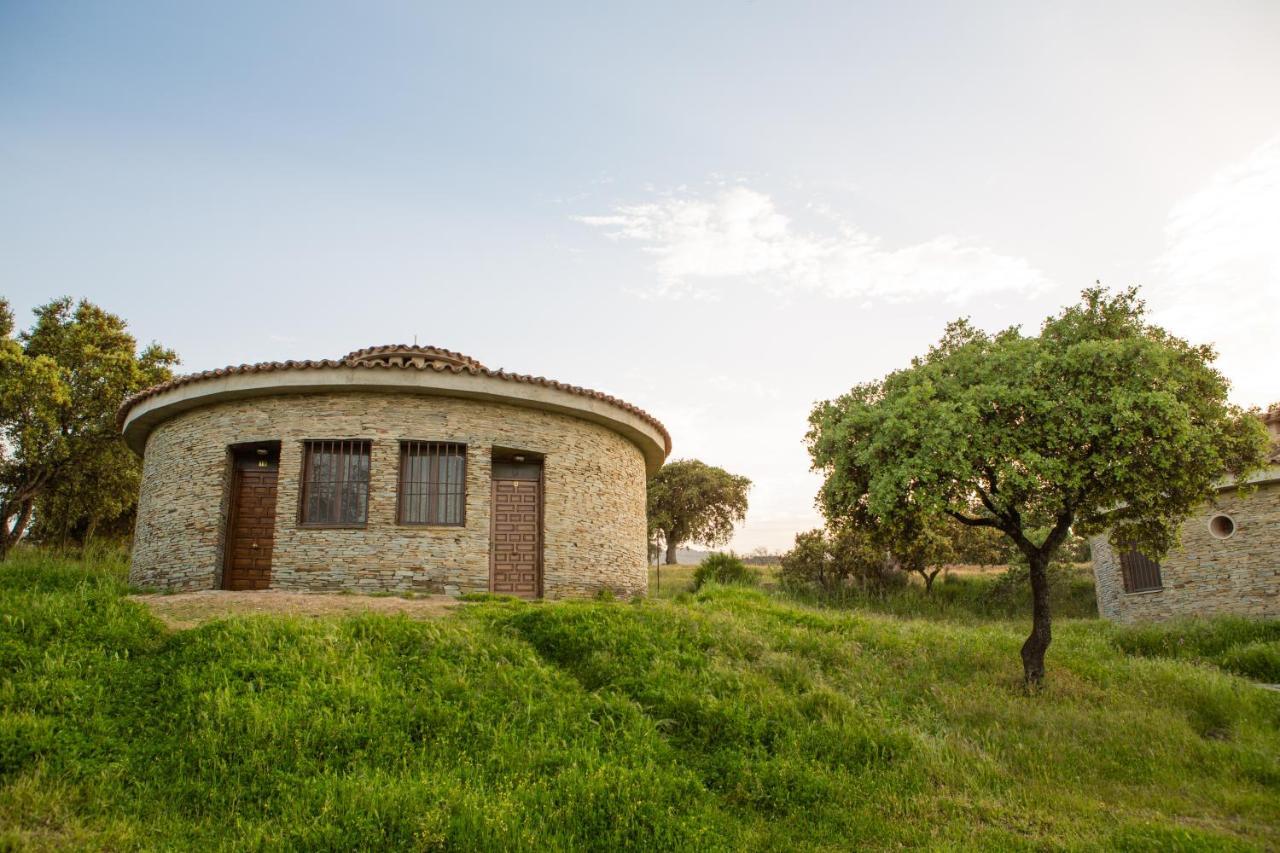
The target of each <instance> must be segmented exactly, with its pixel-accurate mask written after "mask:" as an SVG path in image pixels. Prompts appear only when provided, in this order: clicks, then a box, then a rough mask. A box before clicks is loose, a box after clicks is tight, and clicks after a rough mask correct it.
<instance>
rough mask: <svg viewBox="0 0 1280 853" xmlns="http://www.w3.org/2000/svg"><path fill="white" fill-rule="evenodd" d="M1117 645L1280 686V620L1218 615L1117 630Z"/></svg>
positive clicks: (1149, 654)
mask: <svg viewBox="0 0 1280 853" xmlns="http://www.w3.org/2000/svg"><path fill="white" fill-rule="evenodd" d="M1112 642H1114V643H1115V645H1116V647H1117V648H1119V649H1121V650H1123V651H1125V652H1127V653H1128V654H1131V655H1142V656H1145V657H1155V658H1173V659H1177V660H1191V661H1203V662H1205V663H1210V664H1213V665H1214V666H1219V667H1222V668H1223V669H1225V670H1227V671H1228V672H1234V673H1237V674H1239V675H1243V676H1245V677H1247V678H1253V679H1256V680H1258V681H1265V682H1267V683H1269V684H1280V619H1270V620H1266V619H1246V618H1244V617H1242V616H1215V617H1213V618H1210V619H1175V620H1171V621H1168V622H1152V623H1142V624H1137V625H1125V626H1123V627H1117V628H1116V629H1115V632H1114V633H1113V634H1112Z"/></svg>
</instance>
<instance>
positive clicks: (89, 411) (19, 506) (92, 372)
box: [0, 298, 178, 557]
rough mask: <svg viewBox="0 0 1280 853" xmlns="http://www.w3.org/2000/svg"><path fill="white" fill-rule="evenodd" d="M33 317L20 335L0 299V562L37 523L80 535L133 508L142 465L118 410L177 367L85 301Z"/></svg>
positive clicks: (57, 305) (172, 358)
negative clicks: (126, 440) (141, 346)
mask: <svg viewBox="0 0 1280 853" xmlns="http://www.w3.org/2000/svg"><path fill="white" fill-rule="evenodd" d="M35 315H36V321H35V324H34V325H33V326H32V328H31V329H30V330H28V331H25V332H22V333H20V334H18V335H16V336H15V335H14V318H13V312H12V310H11V309H10V307H9V304H8V302H7V301H5V300H2V299H0V438H2V441H0V557H2V556H3V555H4V554H5V553H6V552H7V551H8V549H9V548H10V547H11V546H12V545H13V544H14V543H15V542H17V540H18V539H20V538H21V537H22V535H23V533H24V532H25V531H26V529H27V526H28V525H29V524H30V522H31V520H32V517H33V516H35V517H36V518H37V519H38V520H39V524H40V525H41V527H42V528H43V529H44V530H45V531H46V533H49V534H51V535H52V534H56V533H58V532H64V533H65V532H67V531H72V532H74V533H75V534H76V535H83V534H84V533H85V532H86V531H88V532H92V530H93V529H94V528H95V527H96V526H97V525H98V524H100V523H102V522H111V521H114V520H116V519H118V518H120V517H121V516H122V515H124V514H127V513H128V512H129V511H130V510H131V509H132V508H133V505H134V501H135V499H136V497H137V490H138V476H139V470H140V468H139V462H138V460H137V458H136V457H135V456H134V455H133V454H132V453H130V452H129V451H128V450H127V448H126V447H125V445H124V439H123V438H122V437H121V435H120V432H119V430H118V429H117V428H116V423H115V416H116V411H117V410H118V409H119V407H120V404H121V403H122V402H123V401H124V399H125V398H126V397H127V396H129V395H130V394H133V393H135V392H137V391H140V390H142V389H143V388H146V387H148V386H150V385H154V384H156V383H159V382H162V381H164V380H165V379H168V378H169V377H170V376H171V367H172V366H173V365H174V364H176V363H177V361H178V359H177V356H176V355H175V354H174V353H173V351H172V350H168V349H165V348H163V347H161V346H160V345H158V344H154V343H153V344H151V345H150V346H148V347H146V348H145V349H144V350H143V351H142V352H141V353H139V352H138V350H137V343H136V342H135V340H134V338H133V336H132V335H130V334H129V333H128V331H127V330H126V326H125V322H124V321H123V320H122V319H120V318H119V317H117V316H115V315H113V314H110V313H108V312H106V311H104V310H102V309H101V308H99V307H98V306H96V305H94V304H92V303H90V302H87V301H81V302H80V303H78V304H73V303H72V301H71V300H70V299H65V298H64V299H58V300H55V301H53V302H50V303H48V304H47V305H43V306H41V307H39V308H37V309H36V310H35Z"/></svg>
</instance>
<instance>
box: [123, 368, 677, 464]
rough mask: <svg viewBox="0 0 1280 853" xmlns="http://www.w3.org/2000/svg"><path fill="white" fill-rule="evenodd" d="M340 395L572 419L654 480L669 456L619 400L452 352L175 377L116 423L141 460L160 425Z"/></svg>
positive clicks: (663, 435) (664, 444) (143, 394)
mask: <svg viewBox="0 0 1280 853" xmlns="http://www.w3.org/2000/svg"><path fill="white" fill-rule="evenodd" d="M335 390H348V391H355V390H378V391H403V392H407V393H423V394H435V395H441V396H452V397H466V398H472V399H485V400H494V401H501V402H504V403H510V404H512V405H517V406H525V407H528V408H534V409H542V410H546V411H555V412H560V413H563V414H570V415H573V416H576V417H579V418H582V419H584V420H589V421H594V422H596V423H600V424H603V425H605V426H608V427H609V428H611V429H613V430H614V431H616V432H618V433H620V434H622V435H623V436H625V437H627V438H629V439H630V440H631V441H632V442H634V443H635V444H636V445H637V446H638V447H639V448H640V450H641V452H642V453H643V454H644V456H645V461H646V467H647V468H648V469H649V470H650V472H651V473H652V472H653V471H654V470H656V469H657V468H658V466H660V465H661V464H662V462H663V460H664V459H665V458H666V456H667V454H669V453H670V452H671V435H670V433H668V432H667V430H666V427H664V426H663V425H662V423H661V422H659V421H658V419H657V418H655V417H653V416H652V415H650V414H649V413H648V412H645V411H644V410H643V409H640V408H638V407H636V406H633V405H631V404H630V403H627V402H625V401H623V400H619V399H618V398H617V397H613V396H610V395H608V394H605V393H603V392H601V391H593V390H591V389H589V388H582V387H579V386H577V385H569V384H566V383H563V382H557V381H555V380H553V379H546V378H544V377H541V376H528V375H525V374H520V373H509V372H507V371H505V370H493V369H491V368H488V367H485V366H484V365H483V364H481V363H480V362H478V361H476V360H475V359H473V358H471V357H470V356H466V355H463V354H462V353H458V352H453V351H451V350H446V349H440V348H439V347H431V346H417V345H408V344H392V345H388V346H379V347H367V348H365V349H360V350H356V351H355V352H351V353H348V354H347V355H345V356H343V357H342V358H340V359H322V360H319V361H268V362H260V363H257V364H240V365H234V366H229V367H223V368H219V369H217V370H206V371H203V372H201V373H192V374H188V375H185V376H176V377H174V378H173V379H170V380H169V381H167V382H163V383H161V384H159V385H155V386H152V387H151V388H147V389H146V390H144V391H140V392H139V393H137V394H134V395H133V396H131V397H129V398H128V399H126V400H125V401H124V403H123V404H122V405H121V406H120V409H119V411H118V412H117V413H116V422H117V425H118V426H119V427H120V429H121V431H122V432H123V433H124V435H125V440H126V442H127V443H128V444H129V446H130V447H132V448H133V449H134V450H135V451H137V452H138V453H141V452H142V449H143V447H144V446H145V445H146V440H147V436H148V435H149V434H150V433H151V430H152V429H154V428H155V426H156V425H158V424H159V423H161V422H162V421H164V420H166V419H168V418H169V417H172V416H173V415H176V414H178V413H180V412H183V411H186V410H189V409H193V408H197V407H199V406H202V405H207V404H210V403H215V402H221V401H223V400H232V399H240V398H244V397H252V396H266V395H269V394H289V393H307V392H319V391H335Z"/></svg>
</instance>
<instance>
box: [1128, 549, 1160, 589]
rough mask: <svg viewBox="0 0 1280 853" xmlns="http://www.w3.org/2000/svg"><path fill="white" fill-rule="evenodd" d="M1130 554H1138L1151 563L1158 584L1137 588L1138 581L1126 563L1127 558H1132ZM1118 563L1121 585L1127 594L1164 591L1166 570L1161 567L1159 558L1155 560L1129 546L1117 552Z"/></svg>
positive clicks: (1140, 557)
mask: <svg viewBox="0 0 1280 853" xmlns="http://www.w3.org/2000/svg"><path fill="white" fill-rule="evenodd" d="M1130 555H1137V556H1138V558H1139V559H1142V560H1145V561H1146V562H1147V563H1150V564H1151V566H1152V567H1154V570H1155V579H1156V582H1157V586H1144V587H1141V588H1136V581H1135V579H1134V575H1133V572H1132V569H1131V568H1130V567H1129V566H1127V565H1126V559H1127V558H1128V559H1132V558H1131V556H1130ZM1116 564H1117V565H1118V566H1119V568H1120V586H1121V589H1123V590H1124V594H1125V595H1143V594H1146V593H1151V592H1162V591H1163V590H1164V571H1163V570H1162V569H1161V567H1160V562H1159V561H1158V560H1153V559H1151V558H1150V557H1148V556H1147V555H1146V554H1144V553H1142V552H1141V551H1139V550H1138V549H1137V548H1134V547H1127V548H1124V549H1123V550H1121V551H1119V552H1118V553H1117V554H1116Z"/></svg>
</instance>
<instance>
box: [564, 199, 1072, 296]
mask: <svg viewBox="0 0 1280 853" xmlns="http://www.w3.org/2000/svg"><path fill="white" fill-rule="evenodd" d="M823 216H824V220H825V222H826V223H828V226H829V227H828V228H826V229H825V230H824V231H816V232H815V231H805V230H801V229H799V228H797V227H795V226H794V225H793V223H792V221H791V219H790V218H789V217H788V216H786V215H785V214H783V213H782V212H781V211H780V210H779V209H778V206H777V204H776V203H775V202H774V199H773V198H772V197H771V196H769V195H767V194H765V193H762V192H759V191H757V190H753V189H751V188H749V187H745V186H727V187H721V188H719V189H718V190H716V191H715V192H714V193H712V194H710V195H709V196H706V195H701V194H697V193H689V192H687V191H686V192H681V193H678V194H673V195H669V196H666V197H663V198H661V199H659V200H657V201H653V202H648V203H643V204H629V205H622V206H619V207H617V208H615V209H614V210H613V211H611V212H610V213H608V214H605V215H596V216H577V217H574V219H576V220H577V221H578V222H581V223H583V224H585V225H589V226H591V227H593V228H598V229H600V230H601V231H603V232H604V233H605V234H606V235H607V236H608V237H609V238H610V239H613V240H616V241H628V242H634V243H637V244H640V245H641V247H642V248H643V249H644V251H645V252H647V253H649V254H651V255H653V256H654V258H655V264H656V269H657V273H658V278H659V282H658V285H657V288H656V291H655V292H656V294H657V295H659V296H668V297H679V296H685V295H691V296H706V295H708V294H710V295H717V294H719V293H720V292H722V290H723V288H724V287H725V286H726V285H729V284H732V283H733V282H735V281H736V282H743V281H746V282H751V283H755V284H759V285H762V286H765V287H767V288H769V289H772V290H777V291H781V292H785V291H788V290H796V289H799V290H810V291H816V292H820V293H823V294H826V295H828V296H832V297H842V298H852V297H861V298H868V297H870V298H879V299H885V300H912V299H921V298H935V299H942V300H945V301H949V302H962V301H964V300H967V299H970V298H972V297H974V296H979V295H986V294H992V293H997V292H1010V291H1023V292H1027V291H1036V290H1040V289H1042V288H1044V287H1046V286H1047V285H1048V282H1047V281H1046V279H1045V276H1044V275H1043V274H1042V273H1041V272H1040V271H1039V270H1037V269H1036V268H1035V267H1033V266H1032V265H1031V264H1030V263H1029V262H1028V261H1026V260H1024V259H1022V258H1019V257H1014V256H1010V255H1004V254H1001V253H999V252H997V251H995V250H993V249H991V248H989V247H987V246H983V245H981V244H978V243H974V242H972V241H969V240H964V239H961V238H959V237H955V236H951V235H942V236H938V237H935V238H933V239H931V240H929V241H927V242H924V243H917V244H914V245H909V246H905V247H902V248H896V249H890V248H886V247H885V246H884V244H883V241H882V240H881V238H879V237H877V236H876V235H874V234H871V233H869V232H867V231H865V230H863V229H861V228H859V227H857V226H856V225H853V224H852V223H849V222H846V221H844V220H842V219H840V218H839V217H838V216H836V215H834V214H833V213H831V211H829V210H826V211H823Z"/></svg>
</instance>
